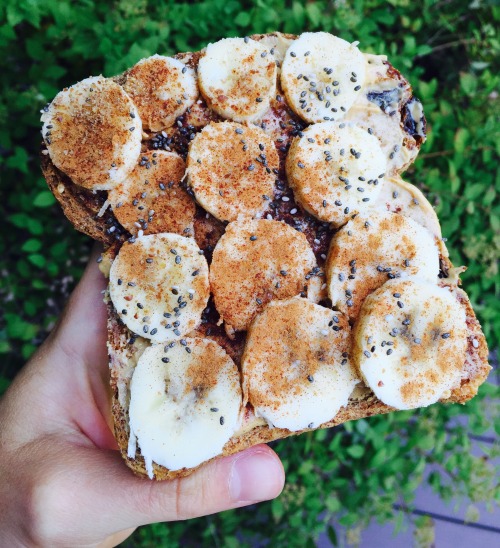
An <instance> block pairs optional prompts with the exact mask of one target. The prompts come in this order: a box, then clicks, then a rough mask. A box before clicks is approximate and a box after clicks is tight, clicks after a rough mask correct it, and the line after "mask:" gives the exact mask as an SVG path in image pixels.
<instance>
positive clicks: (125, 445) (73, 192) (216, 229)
mask: <svg viewBox="0 0 500 548" xmlns="http://www.w3.org/2000/svg"><path fill="white" fill-rule="evenodd" d="M251 38H252V39H255V40H267V41H268V43H269V41H272V40H277V41H280V40H293V39H295V38H296V36H295V35H291V34H280V33H270V34H260V35H252V36H251ZM201 55H203V52H195V53H182V54H178V55H176V56H175V57H176V58H177V59H180V60H182V61H183V62H184V63H186V64H187V65H188V66H189V67H192V68H194V69H196V67H197V65H198V61H199V59H200V56H201ZM384 63H385V64H386V65H387V67H386V70H387V73H389V74H390V75H391V77H393V78H394V79H395V80H397V81H398V82H399V83H400V85H401V87H403V88H404V89H405V93H406V95H405V101H403V102H402V103H401V105H400V108H399V113H398V116H399V118H400V124H401V128H404V131H405V133H406V137H405V146H407V147H408V150H410V151H411V150H413V151H414V152H415V150H417V151H418V149H419V148H420V146H421V145H422V142H423V140H424V138H423V137H422V135H421V134H420V133H418V132H417V133H415V132H414V128H413V127H412V124H411V123H410V121H411V120H409V118H411V115H410V111H409V108H408V105H409V103H410V102H411V101H413V100H414V98H413V96H412V93H411V87H410V86H409V84H408V82H407V81H406V80H405V79H404V77H403V76H402V75H401V74H400V73H399V71H397V69H395V68H394V67H392V65H390V63H388V62H387V61H384ZM125 78H126V76H125V73H124V74H122V75H118V76H116V77H115V78H114V81H115V82H117V83H119V84H123V82H124V81H125ZM277 92H278V94H279V93H280V90H279V89H278V91H277ZM270 110H271V117H272V119H271V120H270V122H273V121H276V120H278V121H279V120H281V121H282V127H283V126H284V127H283V129H282V130H280V131H281V133H280V135H283V137H284V145H288V144H289V143H290V142H291V140H292V139H293V136H294V131H295V132H296V130H297V128H298V130H299V131H300V128H301V127H302V125H301V121H300V120H299V119H298V118H297V117H296V116H295V115H294V114H293V113H292V112H291V111H290V109H288V108H287V106H286V105H284V104H283V103H278V102H274V104H273V105H272V107H271V109H270ZM181 120H182V124H180V125H179V126H177V125H176V126H174V127H172V128H168V129H167V130H165V132H162V134H161V136H159V135H160V134H153V133H150V134H147V133H145V134H144V135H143V138H144V140H143V144H142V151H143V152H145V151H148V150H155V148H159V147H158V146H157V145H158V143H159V140H160V141H161V139H168V142H169V146H170V147H171V149H172V150H174V151H176V152H178V153H179V154H180V155H181V156H183V158H186V155H187V150H188V145H189V139H188V138H187V137H186V133H188V132H189V131H197V130H199V129H200V128H201V127H203V126H204V125H206V124H207V123H209V122H210V121H220V120H221V119H220V117H219V116H218V115H216V114H215V113H213V112H212V111H210V110H209V109H208V107H207V106H206V104H205V103H204V101H203V100H201V101H200V102H199V103H196V104H195V105H193V108H192V109H191V110H190V111H189V113H187V114H186V115H184V116H183V117H181ZM265 120H266V121H267V119H265ZM413 125H414V124H413ZM421 126H422V127H421V128H420V131H421V132H422V131H425V119H423V121H422V120H421ZM163 133H164V134H165V135H166V137H165V136H164V135H163ZM295 134H296V133H295ZM284 148H286V147H284ZM279 154H280V164H281V165H282V164H283V163H284V162H283V159H284V155H285V154H286V151H285V152H284V151H281V152H280V151H279ZM40 156H41V168H42V172H43V174H44V177H45V179H46V181H47V185H48V187H49V188H50V190H51V191H52V193H53V194H54V196H55V197H56V199H57V201H58V202H59V203H60V204H61V207H62V209H63V212H64V214H65V215H66V217H67V218H68V219H69V221H70V222H71V223H72V224H73V226H74V227H75V228H76V229H77V230H79V231H80V232H83V233H84V234H87V235H88V236H90V237H91V238H93V239H95V240H98V241H100V242H102V243H103V244H104V247H105V249H106V253H105V260H104V261H103V263H101V267H102V270H103V271H104V270H106V268H108V269H109V264H110V262H111V261H112V260H113V258H114V257H115V256H116V254H117V253H118V251H119V249H120V246H121V245H122V244H123V242H124V241H126V240H127V239H128V238H130V236H131V235H130V234H129V233H128V232H127V231H126V230H125V229H124V228H123V227H121V226H120V224H119V223H118V221H117V220H116V218H115V216H114V215H113V212H112V211H111V209H110V208H109V207H108V203H107V199H106V193H105V192H103V191H97V192H92V191H89V190H87V189H84V188H82V187H79V186H78V185H76V184H74V183H73V182H72V181H71V180H70V179H69V178H68V177H67V176H66V175H64V174H63V173H62V172H61V171H59V170H58V169H57V168H56V167H55V166H54V165H53V163H52V162H51V160H50V157H49V155H48V151H47V149H46V148H45V146H44V145H42V148H41V155H40ZM406 167H407V165H404V167H403V168H401V169H400V170H399V171H398V172H396V173H394V174H393V178H392V182H391V184H392V185H393V187H394V188H396V189H397V190H398V191H401V190H404V191H406V192H407V194H408V196H409V198H408V201H412V203H413V204H417V203H419V210H418V211H415V212H413V213H412V214H410V216H413V217H414V218H415V219H416V220H417V221H418V222H420V223H421V224H424V226H426V227H427V228H428V229H429V230H430V231H431V232H432V233H433V234H434V236H435V238H436V242H437V243H438V246H439V249H440V255H441V262H440V264H441V277H442V279H441V284H442V285H449V286H450V287H452V288H453V291H455V292H456V296H457V299H458V300H459V301H460V303H461V305H462V306H463V307H464V309H465V312H466V317H467V329H468V337H467V340H468V347H467V359H466V362H465V363H464V368H463V378H462V381H461V384H460V386H459V387H457V388H455V389H454V390H453V391H452V392H451V394H450V396H449V397H448V398H446V399H443V400H441V402H443V403H465V402H466V401H468V400H469V399H470V398H472V397H473V396H474V395H475V394H476V393H477V390H478V388H479V386H480V384H481V383H482V382H484V381H485V379H486V377H487V376H488V372H489V370H490V369H491V368H490V366H489V365H488V348H487V344H486V340H485V337H484V335H483V333H482V331H481V326H480V324H479V322H478V320H477V319H476V317H475V315H474V312H473V310H472V306H471V304H470V301H469V299H468V297H467V295H466V294H465V293H464V292H463V291H462V290H461V289H459V288H458V287H457V284H458V283H459V280H458V276H457V273H458V269H454V268H453V265H452V264H451V262H450V260H449V258H448V252H447V250H446V247H445V245H444V244H443V242H442V240H441V233H440V227H439V222H438V220H437V217H436V215H435V213H434V211H433V209H432V207H431V205H430V204H429V202H428V201H427V200H426V199H425V198H424V196H423V195H422V194H421V193H420V191H418V189H416V187H413V185H410V184H409V183H406V182H404V181H402V180H401V178H400V176H399V174H400V172H401V171H402V170H403V169H404V168H406ZM281 176H282V178H283V179H285V176H284V173H283V174H280V177H281ZM285 180H286V179H285ZM287 190H289V189H287V188H285V189H283V190H280V189H278V191H277V193H276V198H277V200H279V199H281V197H282V196H283V195H285V193H286V192H287ZM392 190H393V189H392V187H391V193H390V194H387V195H386V196H383V197H382V198H381V204H380V207H381V208H382V209H383V210H387V211H394V212H399V213H400V212H401V211H402V207H404V204H403V206H402V205H401V204H400V203H399V202H398V203H393V202H391V194H393V192H392ZM289 195H290V194H289ZM196 211H197V212H196V215H195V220H194V232H195V239H196V242H197V244H198V246H199V247H200V248H202V249H205V256H206V257H207V260H208V261H209V262H210V260H211V251H212V250H213V247H214V246H215V244H216V243H217V242H218V240H219V239H220V237H221V236H222V234H223V233H224V230H225V227H224V224H223V223H222V222H220V221H218V220H217V219H215V218H214V217H213V216H211V215H209V214H207V213H206V212H205V211H204V210H202V209H201V208H200V207H199V206H198V205H196ZM405 214H406V211H405ZM274 218H275V219H277V220H284V221H285V222H288V223H289V224H292V226H293V222H294V221H296V218H293V217H291V216H290V214H289V209H286V208H285V209H279V208H278V209H277V210H276V215H275V217H274ZM298 218H299V220H301V222H302V223H303V224H302V226H301V229H302V231H303V232H304V234H305V235H306V237H307V239H308V241H309V244H310V245H311V247H312V249H313V251H314V253H315V254H316V256H320V255H321V254H322V253H325V250H326V249H327V248H328V244H329V241H330V240H331V236H332V234H333V231H332V230H331V229H326V230H324V231H323V232H321V234H320V235H319V236H318V233H317V228H318V227H319V225H320V224H322V223H320V222H319V221H315V220H312V221H311V220H310V219H309V218H308V216H307V215H305V214H304V212H303V211H301V212H299V217H298ZM113 227H114V228H113ZM317 242H319V243H317ZM208 308H212V309H213V308H214V306H213V302H212V301H210V302H209V306H208ZM107 310H108V352H109V356H110V383H111V388H112V392H113V400H112V414H113V417H114V424H115V436H116V439H117V442H118V445H119V448H120V451H121V453H122V455H123V458H124V460H125V462H126V464H127V466H128V467H129V468H131V469H132V470H133V471H134V473H136V474H137V475H140V476H144V475H147V472H146V468H145V463H144V459H143V457H142V455H141V453H140V449H139V448H136V449H135V451H134V452H131V453H132V454H130V455H129V454H128V453H129V421H128V398H129V382H130V379H131V376H132V373H133V370H134V367H135V365H136V363H137V360H138V358H139V356H140V355H141V353H142V351H143V350H144V349H145V348H146V346H147V342H145V341H144V340H143V339H141V338H140V337H138V336H137V335H133V334H132V333H131V332H130V331H129V330H128V329H127V328H126V326H125V325H124V324H123V323H122V322H121V321H120V319H119V318H118V316H117V314H116V313H115V310H114V308H113V305H112V304H111V302H110V301H109V299H108V302H107ZM192 335H193V336H203V337H208V338H211V339H213V340H215V341H216V342H217V343H218V344H220V345H221V346H223V348H224V349H225V350H226V351H227V352H228V354H229V355H230V356H231V357H232V359H233V360H234V361H235V363H236V364H237V365H238V366H240V361H241V355H242V352H243V347H244V343H245V334H244V333H237V334H231V336H230V337H229V336H227V334H226V333H225V331H224V327H223V326H219V325H217V322H216V321H214V318H213V317H212V316H207V317H206V318H205V321H204V322H203V323H202V324H201V325H200V327H198V328H197V329H196V330H195V331H194V332H192ZM131 340H133V341H134V342H131ZM393 410H394V409H393V408H391V407H389V406H387V405H385V404H384V403H382V402H381V401H380V400H378V399H377V398H376V397H375V395H374V394H373V392H371V390H369V389H368V388H367V387H365V386H364V385H360V386H359V387H357V388H356V389H355V391H354V393H353V395H352V396H351V398H350V401H349V403H348V405H347V406H346V407H343V408H342V409H341V410H340V412H339V413H338V414H337V415H336V416H335V418H334V419H333V420H331V421H329V422H327V423H324V424H322V425H321V426H320V427H319V428H330V427H333V426H337V425H339V424H343V423H345V422H348V421H351V420H357V419H361V418H366V417H370V416H374V415H379V414H384V413H389V412H391V411H393ZM243 414H244V417H243V419H244V420H243V423H244V424H245V425H246V426H247V427H246V429H243V430H241V431H240V432H239V433H237V434H235V435H234V436H233V437H232V438H231V439H230V440H229V441H228V442H227V443H226V445H225V446H224V449H223V451H222V454H221V455H219V456H226V455H231V454H233V453H236V452H238V451H241V450H243V449H245V448H248V447H250V446H253V445H256V444H259V443H267V442H270V441H274V440H277V439H282V438H286V437H289V436H292V435H296V434H300V433H302V432H305V431H307V430H308V429H306V430H302V431H299V432H291V431H289V430H285V429H280V428H270V427H269V426H267V425H265V424H263V421H262V420H260V421H259V420H257V419H255V416H254V414H253V409H252V408H251V406H250V405H247V407H246V408H245V409H244V411H243ZM316 429H318V428H313V429H311V430H316ZM214 458H219V457H214ZM212 460H213V459H212ZM200 466H201V465H200ZM197 468H198V467H195V468H183V469H181V470H176V471H171V470H168V469H166V468H164V467H162V466H158V465H156V464H154V463H153V470H154V477H155V478H156V479H158V480H168V479H173V478H179V477H183V476H187V475H189V474H191V473H192V472H194V471H195V470H196V469H197Z"/></svg>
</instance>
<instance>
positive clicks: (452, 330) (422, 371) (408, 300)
mask: <svg viewBox="0 0 500 548" xmlns="http://www.w3.org/2000/svg"><path fill="white" fill-rule="evenodd" d="M353 335H354V346H353V362H354V363H355V365H356V366H357V368H358V369H359V371H360V373H361V374H362V375H363V377H364V379H365V381H366V383H367V384H368V386H369V387H370V388H371V389H372V390H373V392H374V393H375V395H376V396H377V398H379V399H380V400H381V401H383V402H384V403H385V404H387V405H390V406H392V407H395V408H396V409H413V408H416V407H426V406H427V405H430V404H431V403H435V402H436V401H438V400H439V399H440V398H446V397H448V396H449V391H450V390H452V389H453V388H455V387H457V386H458V385H459V384H460V379H461V375H462V369H463V365H464V362H465V353H466V348H467V325H466V318H465V312H464V309H463V308H462V306H460V304H459V302H458V300H457V299H456V298H455V296H454V295H453V294H452V293H451V292H450V290H449V289H444V288H441V287H439V286H436V285H433V284H430V283H428V282H425V281H423V280H418V279H409V280H391V281H388V282H386V283H385V284H384V285H383V286H382V287H381V288H379V289H377V290H376V291H375V292H374V293H372V294H371V295H369V296H368V297H367V298H366V299H365V302H364V303H363V306H362V308H361V311H360V315H359V319H358V321H357V323H356V325H355V327H354V331H353Z"/></svg>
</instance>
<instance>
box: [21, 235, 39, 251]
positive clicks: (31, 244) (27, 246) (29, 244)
mask: <svg viewBox="0 0 500 548" xmlns="http://www.w3.org/2000/svg"><path fill="white" fill-rule="evenodd" d="M41 247H42V242H41V241H40V240H36V239H34V238H31V239H30V240H26V242H24V244H23V245H22V247H21V249H22V250H23V251H27V252H29V253H33V252H35V251H39V250H40V248H41Z"/></svg>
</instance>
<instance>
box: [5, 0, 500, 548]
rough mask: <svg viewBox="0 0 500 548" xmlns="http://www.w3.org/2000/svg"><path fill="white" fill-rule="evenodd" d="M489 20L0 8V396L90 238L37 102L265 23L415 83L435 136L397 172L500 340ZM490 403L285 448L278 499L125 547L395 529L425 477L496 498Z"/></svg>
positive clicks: (69, 0) (310, 6) (491, 7)
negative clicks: (42, 156)
mask: <svg viewBox="0 0 500 548" xmlns="http://www.w3.org/2000/svg"><path fill="white" fill-rule="evenodd" d="M499 21H500V8H499V6H498V5H496V2H495V1H494V0H490V1H487V0H473V1H472V2H471V1H470V0H445V1H439V2H435V1H431V0H424V1H423V2H412V1H411V0H388V1H386V0H384V1H382V0H355V1H353V2H349V1H342V0H337V1H333V2H322V1H307V2H298V1H284V0H266V1H264V0H257V1H255V2H240V1H237V0H207V1H202V2H175V1H168V0H167V1H158V0H155V1H154V2H153V1H148V0H136V1H134V2H131V1H128V0H116V1H111V0H108V1H99V2H98V1H97V0H3V2H2V3H1V6H0V56H1V58H2V60H3V62H2V66H3V68H2V72H1V74H2V77H1V83H0V176H1V182H0V191H1V200H0V216H1V218H2V219H3V222H2V225H1V228H0V230H1V233H2V237H1V239H0V299H1V302H2V307H1V314H0V356H1V366H0V393H1V392H3V391H4V390H5V389H6V388H7V386H8V385H9V382H10V380H11V379H12V377H13V376H14V375H15V373H16V371H17V370H18V369H19V368H20V367H21V366H22V364H23V362H24V361H25V360H26V359H27V358H28V357H29V356H30V355H31V354H32V352H33V351H34V350H35V348H36V347H37V345H38V344H39V343H40V342H41V341H42V340H43V339H44V338H45V336H46V335H47V332H48V331H49V330H50V329H51V327H52V326H53V324H54V321H55V319H56V317H57V316H58V314H59V313H60V311H61V308H62V306H63V305H64V301H65V299H66V297H67V295H68V293H69V292H70V291H71V289H72V288H73V286H74V284H75V282H76V280H77V279H78V277H79V275H80V273H81V271H82V268H83V265H84V264H85V262H86V260H87V257H88V253H89V244H90V242H89V240H88V239H87V238H86V237H84V236H82V235H81V234H79V233H77V232H76V231H75V230H73V229H72V227H71V226H70V225H69V223H68V222H67V221H66V220H65V218H64V217H63V215H62V213H61V211H60V209H59V207H58V206H57V205H56V204H55V201H54V198H53V197H52V195H51V194H50V192H49V191H48V190H47V187H46V185H45V182H44V180H43V178H42V176H41V173H40V169H39V165H38V164H39V160H38V147H39V143H40V123H39V111H40V109H41V107H42V106H43V105H44V104H45V103H46V102H47V101H50V100H52V98H53V97H54V95H55V94H56V93H57V92H58V91H59V90H60V89H61V88H63V87H65V86H67V85H70V84H72V83H74V82H76V81H78V80H80V79H82V78H84V77H87V76H89V75H91V74H92V75H96V74H100V73H102V74H104V75H106V76H111V75H113V74H116V73H118V72H120V71H122V70H123V69H125V68H127V67H130V66H131V65H133V64H134V63H135V62H136V61H138V60H139V59H141V58H142V57H146V56H149V55H151V54H153V53H156V52H159V53H163V54H167V55H169V54H173V53H175V52H177V51H189V50H197V49H200V48H202V47H203V46H205V45H206V44H207V43H208V42H209V41H214V40H217V39H218V38H221V37H224V36H236V35H240V36H242V35H246V34H251V33H253V32H258V33H260V32H270V31H274V30H279V31H284V32H291V33H300V32H302V31H305V30H311V31H315V30H326V31H329V32H332V33H334V34H337V35H339V36H341V37H342V38H345V39H346V40H359V41H360V42H361V45H360V47H361V48H362V49H363V50H364V51H367V52H373V53H378V54H387V55H388V56H389V58H390V60H391V62H392V63H393V64H394V65H395V66H396V67H397V68H399V69H400V70H401V71H402V72H403V73H404V74H405V76H407V77H408V79H409V80H410V82H411V83H412V85H413V86H414V90H415V93H416V95H417V96H419V97H420V98H421V99H422V101H423V103H424V106H425V109H426V115H427V120H428V123H429V130H430V132H429V133H430V135H429V139H428V141H427V143H426V144H425V145H424V147H423V149H422V151H421V153H420V156H419V158H418V160H417V162H416V163H415V165H414V166H412V168H411V169H410V170H409V171H408V172H407V174H406V178H407V179H408V180H409V181H410V182H413V183H415V184H417V185H418V186H419V187H420V188H421V189H422V190H423V191H424V192H425V193H426V195H427V196H428V197H429V199H430V200H431V202H432V203H433V204H434V205H435V207H436V211H437V213H438V215H439V217H440V220H441V223H442V228H443V234H444V236H446V237H447V238H448V247H449V249H450V254H451V258H452V260H453V262H454V263H455V264H456V265H460V264H467V265H468V270H467V271H466V272H465V273H464V274H463V285H464V288H465V289H466V290H467V291H468V293H469V295H470V297H471V299H472V301H473V304H474V307H475V310H476V312H477V314H478V316H479V318H480V320H481V322H482V325H483V327H484V330H485V333H486V336H487V338H488V342H489V345H490V348H492V349H497V348H498V345H499V338H500V314H498V302H499V292H500V291H499V289H500V275H499V271H498V261H499V255H500V200H499V199H498V196H499V193H500V176H499V175H500V167H499V166H500V163H499V162H498V157H499V152H500V150H499V149H500V139H499V125H498V115H499V98H498V83H499V80H500V76H499V72H500V71H499V64H498V59H499V53H500V43H499V39H498V35H497V30H498V23H499ZM494 374H495V372H494V373H492V375H494ZM498 396H499V389H498V386H495V385H494V384H486V385H484V386H483V388H482V389H481V391H480V396H479V397H478V398H476V399H475V400H473V401H472V402H470V403H469V404H467V406H465V407H459V406H457V405H453V406H434V407H431V408H429V409H424V410H420V411H417V412H404V413H403V412H401V413H394V414H391V415H389V416H386V417H375V418H372V419H369V420H361V421H357V422H356V423H353V424H350V423H348V424H346V425H345V426H343V427H341V428H337V429H335V431H319V432H314V433H309V434H306V435H303V436H300V437H299V438H294V439H289V440H284V441H281V442H278V443H276V444H275V448H276V450H277V451H278V452H279V454H280V455H281V457H282V458H283V460H284V464H285V468H286V470H287V474H288V482H287V486H286V488H285V491H284V493H283V495H282V496H281V497H280V498H279V499H277V500H275V501H273V502H270V503H266V504H262V505H260V506H258V507H251V508H248V509H241V510H237V511H230V512H225V513H223V514H219V515H217V516H211V517H207V518H201V519H199V520H191V521H189V522H185V523H176V524H168V525H165V524H157V525H153V526H149V527H144V528H141V529H140V530H138V531H137V532H136V533H135V534H134V536H133V538H132V539H131V540H130V541H129V542H128V545H129V546H144V547H146V546H176V545H180V544H182V545H183V546H200V545H207V546H211V545H215V546H228V547H231V546H242V545H243V546H244V545H250V544H252V545H254V546H255V545H263V544H266V545H271V546H281V545H283V546H284V545H287V546H294V545H297V546H305V545H307V546H309V545H310V546H314V541H315V539H317V537H318V535H319V534H320V533H321V532H324V531H325V530H326V532H327V534H328V536H329V538H330V541H331V542H332V543H333V544H337V543H338V538H337V533H336V530H335V529H334V527H333V525H332V523H335V524H339V525H341V526H343V527H344V528H347V529H348V531H349V535H348V540H350V541H351V542H353V543H356V541H357V539H358V538H359V531H361V530H362V529H363V528H364V527H365V526H366V525H367V524H368V523H369V522H370V521H371V520H372V519H376V520H378V521H380V522H382V521H387V520H395V523H396V526H399V525H401V524H402V522H403V517H404V514H403V510H401V508H408V507H409V508H411V504H412V499H413V494H414V491H415V488H416V487H417V486H418V484H419V483H420V482H421V481H423V480H424V479H425V480H426V481H428V482H430V484H431V485H432V487H433V489H434V490H435V491H436V492H438V493H439V494H440V496H441V497H443V498H445V499H451V498H452V497H456V496H459V495H460V496H462V495H463V496H465V497H467V498H468V499H470V501H471V502H472V503H473V504H474V503H478V502H481V501H486V502H488V503H489V504H494V503H495V502H497V503H498V502H500V489H499V485H498V477H499V476H498V470H495V467H494V466H493V464H492V462H491V461H492V459H494V458H495V457H497V456H498V454H499V448H498V445H497V444H493V445H489V446H488V447H487V448H484V449H483V450H482V451H481V454H480V455H477V454H476V455H473V454H472V452H471V441H470V437H469V435H468V432H469V433H473V434H478V435H480V434H482V433H484V432H486V431H490V432H491V431H495V432H496V433H497V434H500V420H499V417H500V413H499V411H500V409H499V403H498V402H499V398H498ZM464 425H467V426H466V427H464ZM429 463H430V464H432V465H433V467H432V473H430V474H429V473H427V472H426V465H427V464H429ZM471 508H472V509H473V511H472V513H475V511H474V508H475V507H474V506H472V507H471ZM428 521H429V520H425V519H421V520H418V522H417V526H419V527H420V536H419V537H418V538H419V539H422V538H423V539H426V538H427V539H428V538H432V532H429V531H428V529H429V522H428ZM417 536H418V535H417ZM419 542H421V540H419Z"/></svg>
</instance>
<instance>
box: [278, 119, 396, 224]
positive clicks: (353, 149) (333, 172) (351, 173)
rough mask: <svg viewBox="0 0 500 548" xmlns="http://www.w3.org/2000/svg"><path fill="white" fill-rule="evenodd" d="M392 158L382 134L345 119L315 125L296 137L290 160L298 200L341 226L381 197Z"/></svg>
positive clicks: (293, 184)
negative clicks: (382, 145)
mask: <svg viewBox="0 0 500 548" xmlns="http://www.w3.org/2000/svg"><path fill="white" fill-rule="evenodd" d="M386 166H387V162H386V159H385V158H384V155H383V153H382V150H381V148H380V145H379V142H378V140H377V138H376V137H374V136H373V135H370V134H369V133H368V132H367V131H365V130H363V129H360V128H358V127H355V126H351V125H346V124H344V123H340V124H338V123H336V122H323V123H321V124H313V125H311V126H309V127H308V128H307V129H306V130H304V131H303V132H302V136H301V137H297V138H296V139H294V141H293V143H292V146H291V147H290V151H289V153H288V156H287V160H286V172H287V175H288V181H289V183H290V186H291V187H292V188H293V191H294V195H295V198H296V200H297V201H298V202H299V203H300V204H301V205H302V207H304V209H306V210H307V211H308V212H309V213H311V215H314V216H315V217H317V218H318V219H321V220H322V221H329V222H331V223H333V224H335V225H340V224H343V223H345V222H346V221H347V220H348V219H349V218H350V217H351V216H352V215H353V214H354V213H359V212H361V211H364V210H367V209H368V208H370V206H371V205H372V204H373V203H374V202H375V200H376V199H377V197H378V195H379V193H380V186H381V184H382V180H383V177H384V176H385V168H386Z"/></svg>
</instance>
